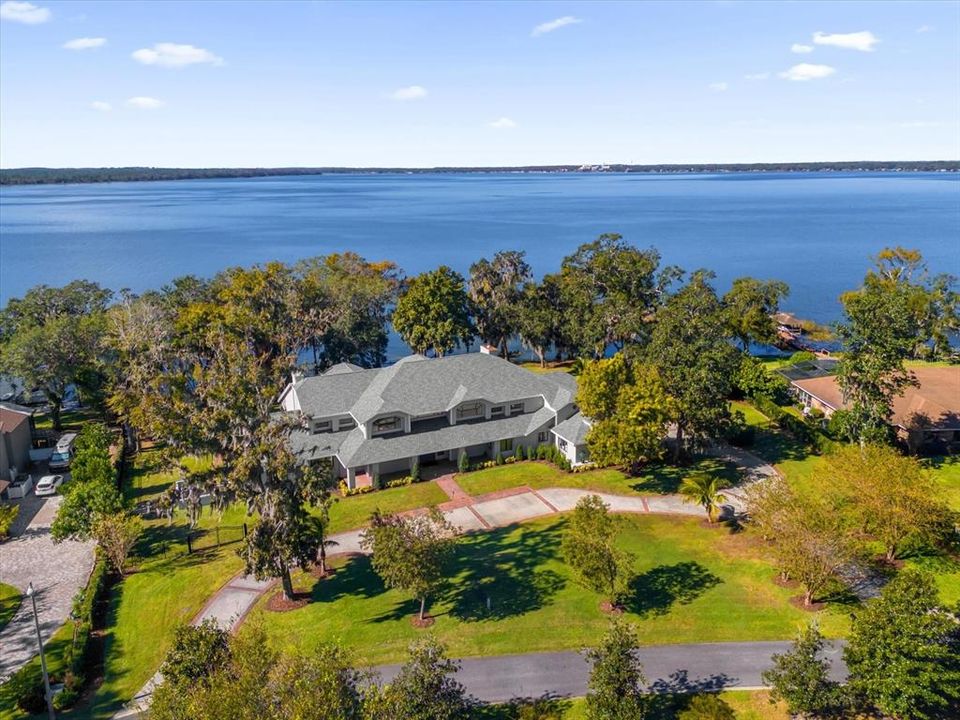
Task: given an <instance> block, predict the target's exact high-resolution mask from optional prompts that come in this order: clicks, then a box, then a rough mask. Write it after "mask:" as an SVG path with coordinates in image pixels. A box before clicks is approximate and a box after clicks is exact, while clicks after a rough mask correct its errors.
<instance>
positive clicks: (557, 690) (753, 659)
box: [374, 642, 846, 702]
mask: <svg viewBox="0 0 960 720" xmlns="http://www.w3.org/2000/svg"><path fill="white" fill-rule="evenodd" d="M789 646H790V643H788V642H752V643H708V644H702V645H657V646H651V647H646V648H643V649H641V650H640V651H639V653H638V654H639V657H640V661H641V662H642V663H643V667H644V673H645V675H646V676H647V680H648V683H649V687H650V689H651V690H653V691H655V692H687V693H689V692H702V691H709V690H720V689H750V688H753V689H756V688H761V687H764V683H763V680H762V679H761V677H760V674H761V673H762V672H763V671H764V670H766V669H767V668H769V667H770V665H771V662H770V658H771V656H772V655H774V654H775V653H780V652H783V651H784V650H785V649H787V648H788V647H789ZM827 657H828V658H830V660H831V662H832V672H833V676H834V677H835V678H836V679H837V680H842V679H844V678H845V676H846V670H845V667H844V665H843V660H842V658H841V657H840V652H839V647H835V646H830V647H829V649H828V653H827ZM399 667H400V666H399V665H382V666H380V667H377V668H374V670H376V671H377V672H378V673H380V676H381V678H382V680H383V681H385V682H388V681H390V680H391V679H392V678H393V677H394V676H395V675H396V674H397V671H398V670H399ZM589 671H590V667H589V665H588V664H587V662H586V660H584V658H583V656H581V655H580V654H579V653H575V652H559V653H532V654H528V655H502V656H497V657H485V658H466V659H464V660H461V661H460V670H459V671H458V672H457V680H459V681H460V682H461V683H463V685H464V686H465V687H466V689H467V692H469V693H470V694H471V695H473V696H474V697H476V698H477V699H478V700H481V701H483V702H504V701H506V700H510V699H512V698H523V697H540V696H542V695H546V694H550V695H558V696H561V697H580V696H582V695H586V693H587V678H588V676H589Z"/></svg>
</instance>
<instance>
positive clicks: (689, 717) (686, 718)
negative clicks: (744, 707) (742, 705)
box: [677, 695, 737, 720]
mask: <svg viewBox="0 0 960 720" xmlns="http://www.w3.org/2000/svg"><path fill="white" fill-rule="evenodd" d="M736 717H737V716H736V713H734V712H733V708H732V707H730V706H729V705H728V704H727V703H726V702H724V701H723V700H722V699H721V698H719V697H717V696H716V695H697V696H695V697H694V698H692V699H691V700H690V704H689V705H687V708H686V709H685V710H683V711H681V712H680V714H678V715H677V720H736Z"/></svg>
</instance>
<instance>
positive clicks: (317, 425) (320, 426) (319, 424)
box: [313, 420, 330, 433]
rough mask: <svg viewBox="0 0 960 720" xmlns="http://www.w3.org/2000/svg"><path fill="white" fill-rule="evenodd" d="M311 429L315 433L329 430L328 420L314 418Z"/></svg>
mask: <svg viewBox="0 0 960 720" xmlns="http://www.w3.org/2000/svg"><path fill="white" fill-rule="evenodd" d="M313 431H314V432H315V433H322V432H330V421H329V420H314V421H313Z"/></svg>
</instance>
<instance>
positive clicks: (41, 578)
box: [0, 492, 94, 681]
mask: <svg viewBox="0 0 960 720" xmlns="http://www.w3.org/2000/svg"><path fill="white" fill-rule="evenodd" d="M61 499H62V498H61V497H60V496H59V495H54V496H50V497H43V498H38V497H37V496H36V495H34V494H33V493H32V492H31V493H30V494H29V495H28V496H27V497H25V498H23V499H22V500H19V501H17V502H19V504H20V515H19V516H18V517H17V521H16V523H15V524H14V527H13V533H12V534H13V535H14V537H12V538H11V539H10V540H7V541H6V542H4V543H2V544H0V582H4V583H6V584H7V585H13V586H14V587H15V588H17V589H18V590H20V591H21V592H24V591H26V589H27V585H28V584H30V583H31V582H32V583H33V587H34V589H35V590H36V591H37V614H38V615H39V617H40V634H41V635H42V636H43V638H44V641H46V640H48V639H49V638H50V636H51V635H53V633H54V632H55V631H56V630H57V628H59V627H60V626H61V625H63V623H64V622H66V621H67V619H68V618H69V616H70V609H71V606H72V604H73V596H74V595H75V594H76V592H77V590H79V589H81V588H82V587H84V586H85V585H86V583H87V578H89V577H90V571H91V569H92V568H93V558H94V553H93V548H94V543H93V541H89V542H73V541H69V540H68V541H65V542H62V543H60V544H57V545H55V544H54V543H53V538H51V537H50V523H51V522H53V518H54V516H55V515H56V512H57V508H58V507H59V505H60V501H61ZM36 654H37V637H36V630H35V629H34V625H33V611H32V608H31V603H30V601H29V600H28V599H27V598H26V597H24V599H23V602H22V604H21V605H20V609H19V610H18V611H17V614H16V615H14V616H13V618H12V619H11V620H10V622H9V623H8V624H7V626H6V627H5V628H3V630H2V631H0V681H3V680H5V679H6V678H7V677H9V676H10V675H11V674H13V673H14V672H16V671H17V670H19V669H20V668H21V667H22V666H23V665H25V664H26V663H27V662H28V661H29V660H30V659H31V658H32V657H33V656H34V655H36Z"/></svg>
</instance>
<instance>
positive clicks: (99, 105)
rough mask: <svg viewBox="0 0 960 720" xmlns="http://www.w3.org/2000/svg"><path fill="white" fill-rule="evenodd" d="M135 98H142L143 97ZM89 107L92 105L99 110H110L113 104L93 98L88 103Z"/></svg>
mask: <svg viewBox="0 0 960 720" xmlns="http://www.w3.org/2000/svg"><path fill="white" fill-rule="evenodd" d="M133 99H134V98H131V100H133ZM136 99H138V100H142V99H143V98H136ZM90 107H92V108H93V109H94V110H99V111H100V112H110V111H111V110H113V105H111V104H110V103H108V102H103V100H94V101H93V102H92V103H90Z"/></svg>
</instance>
